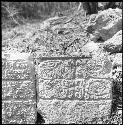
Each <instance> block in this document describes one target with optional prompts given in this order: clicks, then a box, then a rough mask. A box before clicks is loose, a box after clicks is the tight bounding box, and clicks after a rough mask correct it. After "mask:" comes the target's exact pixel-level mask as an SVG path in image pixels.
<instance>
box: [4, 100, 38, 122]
mask: <svg viewBox="0 0 123 125" xmlns="http://www.w3.org/2000/svg"><path fill="white" fill-rule="evenodd" d="M35 118H36V104H35V102H34V101H30V100H28V101H2V124H34V123H35Z"/></svg>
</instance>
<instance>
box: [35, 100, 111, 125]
mask: <svg viewBox="0 0 123 125" xmlns="http://www.w3.org/2000/svg"><path fill="white" fill-rule="evenodd" d="M37 110H38V111H39V113H41V114H43V116H44V118H46V119H48V121H49V123H50V124H56V123H57V124H58V123H60V124H69V123H79V122H81V123H85V122H87V121H92V120H93V119H94V118H98V117H103V116H106V115H109V114H110V110H111V100H102V101H101V100H100V101H81V100H57V99H54V100H43V99H40V100H39V102H38V104H37Z"/></svg>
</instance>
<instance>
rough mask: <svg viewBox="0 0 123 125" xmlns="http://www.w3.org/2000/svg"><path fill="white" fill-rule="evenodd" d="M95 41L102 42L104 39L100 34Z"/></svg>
mask: <svg viewBox="0 0 123 125" xmlns="http://www.w3.org/2000/svg"><path fill="white" fill-rule="evenodd" d="M96 42H97V43H103V42H105V40H104V39H103V38H102V37H101V36H100V37H99V38H98V39H97V40H96Z"/></svg>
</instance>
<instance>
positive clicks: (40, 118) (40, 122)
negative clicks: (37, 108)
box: [36, 112, 45, 124]
mask: <svg viewBox="0 0 123 125" xmlns="http://www.w3.org/2000/svg"><path fill="white" fill-rule="evenodd" d="M42 123H45V120H44V119H43V116H42V115H40V114H39V113H38V112H37V120H36V124H42Z"/></svg>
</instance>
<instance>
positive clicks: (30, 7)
mask: <svg viewBox="0 0 123 125" xmlns="http://www.w3.org/2000/svg"><path fill="white" fill-rule="evenodd" d="M78 5H79V2H2V28H7V27H14V26H16V25H19V24H24V23H32V22H35V21H37V22H41V21H43V20H45V19H47V18H49V17H52V16H55V15H57V14H58V13H60V12H64V11H67V10H69V9H70V8H74V7H77V6H78Z"/></svg>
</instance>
